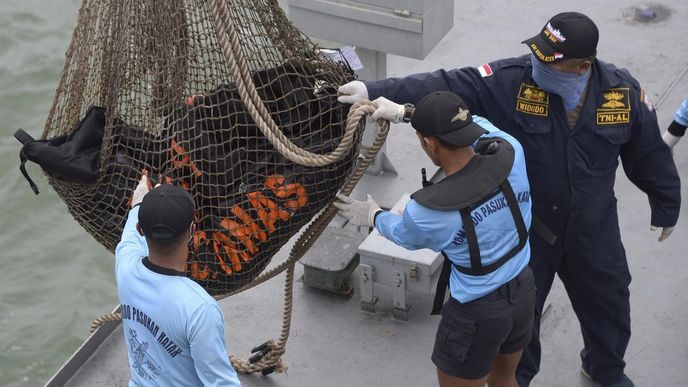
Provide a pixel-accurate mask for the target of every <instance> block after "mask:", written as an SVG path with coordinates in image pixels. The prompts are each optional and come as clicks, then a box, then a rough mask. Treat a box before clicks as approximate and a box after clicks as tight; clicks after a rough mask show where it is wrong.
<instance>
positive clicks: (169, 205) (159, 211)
mask: <svg viewBox="0 0 688 387" xmlns="http://www.w3.org/2000/svg"><path fill="white" fill-rule="evenodd" d="M194 207H195V205H194V201H193V199H192V198H191V195H189V194H188V193H187V192H186V191H184V190H183V189H181V188H179V187H177V186H174V185H171V184H162V185H161V186H159V187H156V188H153V189H152V190H150V191H149V192H148V193H147V194H146V196H144V197H143V200H142V201H141V208H140V209H139V226H140V227H141V230H142V231H143V234H144V235H145V236H146V237H148V238H150V239H152V240H154V241H156V242H169V241H172V240H174V239H176V238H177V237H178V236H180V235H182V234H183V233H184V232H186V231H187V230H188V229H189V227H191V222H193V219H194Z"/></svg>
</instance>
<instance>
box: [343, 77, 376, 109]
mask: <svg viewBox="0 0 688 387" xmlns="http://www.w3.org/2000/svg"><path fill="white" fill-rule="evenodd" d="M337 91H338V92H339V94H340V95H339V98H337V101H339V102H341V103H349V104H352V105H353V104H355V103H356V102H361V101H363V100H364V99H368V88H367V87H366V85H365V83H363V82H361V81H351V82H349V83H346V84H344V85H341V86H339V88H338V89H337Z"/></svg>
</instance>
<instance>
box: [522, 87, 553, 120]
mask: <svg viewBox="0 0 688 387" xmlns="http://www.w3.org/2000/svg"><path fill="white" fill-rule="evenodd" d="M516 110H517V111H519V112H523V113H526V114H532V115H535V116H547V115H549V93H547V92H546V91H544V90H542V89H541V88H539V87H537V86H534V85H526V84H525V83H521V87H520V88H519V90H518V97H517V98H516Z"/></svg>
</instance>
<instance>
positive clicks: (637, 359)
mask: <svg viewBox="0 0 688 387" xmlns="http://www.w3.org/2000/svg"><path fill="white" fill-rule="evenodd" d="M570 4H571V3H570V2H563V1H561V2H557V1H544V0H528V1H518V2H516V1H503V0H489V1H479V2H468V1H461V2H457V3H456V6H455V16H454V28H453V30H452V31H450V33H449V34H448V35H447V36H446V37H445V38H444V39H443V40H442V41H441V42H440V43H439V45H438V46H437V47H436V48H435V49H434V50H433V51H432V52H431V53H430V55H429V56H428V57H427V58H426V59H425V60H423V61H418V60H412V59H406V58H401V57H395V56H391V57H389V58H388V66H389V67H388V74H389V75H390V76H399V75H404V74H409V73H413V72H420V71H430V70H434V69H437V68H440V67H447V68H452V67H461V66H478V65H480V64H482V63H483V62H486V61H489V60H494V59H498V58H503V57H509V56H514V55H520V54H523V53H526V52H527V48H526V47H525V46H524V45H522V44H520V42H521V40H523V39H524V38H527V37H530V36H531V35H534V34H535V33H537V31H538V30H539V28H540V27H541V26H542V25H543V24H544V23H545V22H546V21H547V19H548V18H549V17H550V16H552V15H554V14H555V13H558V12H562V11H568V10H571V8H574V7H572V6H571V5H570ZM632 5H638V3H636V2H633V1H615V2H603V1H592V0H584V1H578V2H576V6H575V10H577V11H580V12H583V13H586V14H587V15H589V16H590V17H591V18H592V19H593V20H594V21H595V22H596V23H597V25H598V27H599V29H600V36H601V39H600V44H599V49H598V52H599V57H600V58H601V59H603V60H605V61H609V62H612V63H616V64H617V65H618V66H620V67H627V68H628V69H629V70H630V71H631V73H632V74H633V75H634V76H635V77H636V78H638V79H639V80H640V82H641V84H642V85H643V86H644V87H645V90H646V91H647V92H648V94H649V95H650V96H651V97H652V98H653V100H654V101H655V103H656V102H658V101H660V100H661V105H660V107H659V110H658V115H659V120H660V127H661V128H662V130H663V129H664V128H666V126H667V125H668V123H669V122H670V121H671V118H672V116H673V113H674V111H675V109H676V108H677V107H678V106H679V104H680V102H681V101H682V100H683V98H684V97H685V96H688V76H685V77H682V78H681V79H679V76H680V75H681V74H682V73H683V71H684V69H686V67H687V66H688V51H687V50H685V48H684V47H683V43H682V42H683V41H684V39H685V36H686V35H687V34H688V25H687V24H685V20H688V2H668V1H667V2H666V5H669V6H670V7H671V8H672V11H673V13H672V15H671V18H670V19H669V20H668V21H665V22H662V23H658V24H656V25H639V24H633V23H630V22H628V21H627V19H626V18H625V17H624V9H625V8H627V7H629V6H632ZM371 39H374V36H371ZM672 84H673V85H674V86H673V87H672V90H671V91H670V92H668V93H666V92H667V90H668V89H669V88H670V87H671V85H672ZM387 150H388V155H389V157H390V159H391V161H392V163H393V164H394V167H395V168H396V170H397V171H398V172H399V177H398V178H397V179H392V180H393V181H385V182H384V185H385V187H386V189H387V194H388V195H389V196H390V197H399V196H400V195H401V194H402V193H403V192H404V191H412V190H413V188H415V187H419V186H420V175H419V169H420V167H422V166H426V167H427V166H429V165H430V162H429V161H428V160H427V159H426V158H425V156H424V154H423V153H422V151H421V150H420V148H419V147H418V145H417V139H416V137H415V135H414V134H413V132H412V130H410V127H409V126H407V125H398V126H395V127H393V129H392V133H391V135H390V139H389V140H388V145H387ZM675 158H676V163H677V166H678V169H679V172H680V174H681V176H684V177H685V176H686V174H687V173H688V140H683V142H682V143H679V145H678V146H677V148H676V155H675ZM367 179H368V180H367V181H366V182H364V184H361V185H360V186H359V188H358V193H359V194H360V193H362V192H363V191H365V190H367V188H366V187H367V186H369V185H372V184H378V185H379V184H380V182H379V181H376V179H375V178H374V177H368V178H367ZM408 187H411V188H408ZM683 194H684V197H686V196H688V190H687V189H686V188H685V184H684V188H683ZM616 195H617V197H618V199H619V216H620V223H621V229H622V238H623V241H624V244H625V247H626V252H627V254H628V260H629V266H630V269H631V273H632V275H633V282H632V284H631V306H632V328H633V336H632V339H631V343H630V346H629V348H628V351H627V354H626V360H627V363H628V366H627V371H626V372H627V374H628V375H629V376H631V378H632V379H633V380H634V381H635V383H636V385H637V386H685V385H687V384H688V328H686V327H687V326H688V325H687V324H686V323H685V322H686V321H688V307H687V304H686V301H685V299H686V298H685V295H684V294H685V293H686V292H688V264H687V263H686V254H687V253H686V252H687V251H688V249H687V247H688V225H687V223H688V222H686V220H687V219H688V215H686V214H687V212H686V211H685V210H684V212H683V214H682V216H681V219H680V220H679V224H678V227H677V229H676V230H675V231H674V234H673V235H672V236H671V238H669V239H668V240H667V241H665V242H663V243H661V244H660V243H658V242H657V237H658V235H657V233H651V232H650V231H649V206H648V203H647V198H646V196H645V195H644V194H643V193H642V192H640V191H639V190H638V189H637V188H635V187H634V186H632V185H631V184H630V183H629V182H628V180H627V179H626V177H625V176H624V175H623V172H622V171H621V169H620V170H619V173H618V180H617V186H616ZM282 251H285V249H283V250H282ZM284 257H285V256H284V253H283V252H281V253H280V254H279V255H278V256H276V257H275V259H274V260H273V262H279V261H281V260H282V259H284ZM299 266H300V265H299ZM302 272H303V270H302V268H301V267H299V268H298V271H297V276H300V274H301V273H302ZM282 278H283V276H280V277H278V278H276V279H273V280H271V281H269V282H268V283H266V284H263V285H262V286H260V287H258V288H255V289H252V290H250V291H248V292H245V293H243V294H240V295H238V296H234V297H231V298H229V299H226V300H223V301H221V302H220V305H221V306H222V308H223V311H224V314H225V323H226V325H225V331H226V336H227V343H228V348H229V351H230V352H231V353H232V354H235V355H239V356H247V355H248V354H249V351H250V349H251V348H252V347H253V346H255V345H257V344H260V343H262V342H263V341H265V340H266V339H268V338H275V337H277V335H278V333H279V328H280V323H281V315H282V313H281V310H282V288H283V281H282V280H281V279H282ZM353 282H354V289H355V290H354V294H353V296H352V297H350V298H348V297H345V296H339V295H333V294H329V293H325V292H322V291H318V290H313V289H310V288H307V287H304V286H303V284H301V283H297V284H296V286H295V292H294V313H293V321H292V330H291V336H290V340H289V342H288V346H287V353H286V354H285V357H284V360H285V361H286V363H287V365H288V366H289V369H288V372H287V374H286V375H284V374H282V375H278V374H273V375H270V376H267V377H265V376H261V375H249V376H245V375H242V376H240V379H241V381H242V383H243V385H244V386H247V387H259V386H260V387H264V386H279V387H292V386H299V387H311V386H312V387H321V386H335V387H338V386H400V387H405V386H432V385H436V376H435V368H434V365H433V364H432V362H431V361H430V353H431V350H432V346H433V342H434V336H435V331H436V328H437V324H438V321H439V317H437V316H430V315H429V312H430V308H431V302H432V298H431V296H430V295H421V294H413V293H409V294H408V296H407V301H408V303H409V304H410V305H411V310H410V311H409V316H408V322H399V321H396V320H394V319H392V316H391V311H392V304H391V298H392V297H391V293H390V292H389V290H387V289H377V290H376V293H377V294H379V295H380V301H379V302H378V306H377V312H376V313H375V314H367V313H363V312H361V311H360V307H359V290H358V274H357V273H356V272H355V273H354V278H353ZM549 303H550V305H549V308H548V310H547V312H546V314H545V316H544V320H543V323H542V337H543V362H542V367H541V368H542V371H541V373H540V374H539V375H538V376H537V377H536V379H535V380H534V382H533V384H532V385H533V386H536V387H544V386H554V387H556V386H567V387H568V386H573V387H577V386H594V385H595V384H594V383H592V382H589V381H588V380H587V379H585V378H584V377H583V376H582V375H581V374H580V359H579V357H578V352H579V350H580V349H581V346H582V340H581V338H580V329H579V326H578V323H577V320H576V318H575V316H574V314H573V312H572V310H571V307H570V304H569V302H568V299H567V297H566V294H565V292H564V291H563V288H562V286H561V284H559V283H558V282H557V283H556V284H555V287H554V288H553V290H552V292H551V293H550V296H549ZM105 309H107V308H104V311H105ZM94 341H95V342H96V343H100V339H95V340H94ZM65 368H66V370H65V371H66V373H63V374H62V375H67V376H69V375H71V374H72V371H74V375H73V376H72V377H71V378H69V380H68V381H67V382H66V383H64V385H67V386H125V385H127V381H128V379H129V370H128V364H127V356H126V349H125V345H124V341H123V335H122V329H121V327H120V326H117V327H115V329H114V330H113V331H112V333H111V334H110V335H109V336H107V337H106V338H105V339H104V340H103V341H102V345H100V346H98V347H97V349H96V350H95V352H94V353H93V355H92V356H90V357H89V358H88V359H87V360H86V361H78V362H75V363H73V364H72V365H68V366H67V367H65ZM54 382H55V383H54V385H62V384H63V382H64V381H59V380H55V381H54Z"/></svg>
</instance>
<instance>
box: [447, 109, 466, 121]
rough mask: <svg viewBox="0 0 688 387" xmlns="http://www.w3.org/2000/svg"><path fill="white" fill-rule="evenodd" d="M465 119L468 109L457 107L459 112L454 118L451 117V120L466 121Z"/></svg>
mask: <svg viewBox="0 0 688 387" xmlns="http://www.w3.org/2000/svg"><path fill="white" fill-rule="evenodd" d="M466 119H468V110H466V109H461V108H459V114H457V115H455V116H454V118H452V119H451V122H456V121H458V120H461V121H466Z"/></svg>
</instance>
